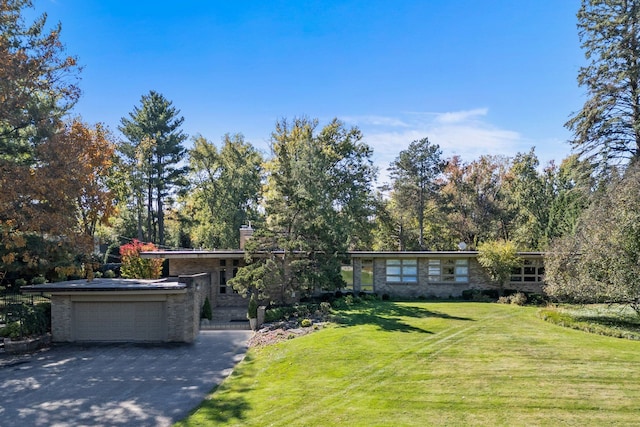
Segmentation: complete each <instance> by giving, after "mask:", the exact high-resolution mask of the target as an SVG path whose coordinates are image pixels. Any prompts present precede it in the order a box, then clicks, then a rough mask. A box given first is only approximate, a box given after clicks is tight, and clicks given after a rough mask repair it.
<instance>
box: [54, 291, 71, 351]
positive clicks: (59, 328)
mask: <svg viewBox="0 0 640 427" xmlns="http://www.w3.org/2000/svg"><path fill="white" fill-rule="evenodd" d="M51 340H52V341H56V342H69V341H71V340H72V336H71V297H70V296H69V295H55V294H53V295H51Z"/></svg>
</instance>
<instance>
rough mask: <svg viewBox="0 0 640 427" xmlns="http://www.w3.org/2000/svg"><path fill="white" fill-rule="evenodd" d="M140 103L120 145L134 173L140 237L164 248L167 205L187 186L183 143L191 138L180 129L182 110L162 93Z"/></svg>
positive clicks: (124, 121)
mask: <svg viewBox="0 0 640 427" xmlns="http://www.w3.org/2000/svg"><path fill="white" fill-rule="evenodd" d="M140 104H141V105H140V106H136V107H134V109H133V111H132V112H131V113H129V118H127V117H123V118H122V119H121V120H120V123H121V126H120V127H119V130H120V131H121V132H122V133H123V134H124V135H125V136H126V137H127V139H128V141H125V142H122V143H121V144H120V146H119V151H120V153H121V155H122V156H123V157H124V160H125V162H124V163H125V165H127V166H128V167H129V170H130V173H131V181H130V183H131V185H130V188H131V190H132V193H131V196H132V198H133V200H134V201H135V202H134V204H133V206H134V207H135V209H136V212H137V222H138V224H137V226H138V237H139V238H143V237H144V238H145V239H146V240H147V241H151V242H154V243H157V244H159V245H163V244H164V243H165V225H164V215H165V212H164V210H165V205H166V204H167V201H168V198H169V197H170V196H173V195H175V194H176V193H177V192H178V191H179V190H180V189H182V188H184V187H185V185H186V179H185V175H186V173H187V170H188V168H187V166H185V165H181V161H182V160H183V158H184V156H185V154H186V148H185V147H184V146H183V142H184V141H185V140H186V139H187V135H185V134H184V133H182V131H181V130H180V126H182V123H183V122H184V118H183V117H181V116H179V114H180V111H179V110H177V109H176V108H175V107H173V103H172V102H171V101H169V100H167V99H166V98H165V97H164V96H162V95H161V94H159V93H157V92H154V91H150V92H149V93H148V94H147V95H143V96H142V98H141V100H140ZM145 202H146V213H145V212H144V211H143V209H144V207H143V206H144V205H145ZM143 219H146V230H144V231H146V232H143V222H144V221H143Z"/></svg>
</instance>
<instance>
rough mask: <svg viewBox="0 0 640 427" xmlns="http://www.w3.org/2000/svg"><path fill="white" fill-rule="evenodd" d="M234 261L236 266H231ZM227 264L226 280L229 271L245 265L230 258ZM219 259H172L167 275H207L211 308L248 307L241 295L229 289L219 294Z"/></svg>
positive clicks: (228, 276) (240, 260)
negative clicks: (236, 263)
mask: <svg viewBox="0 0 640 427" xmlns="http://www.w3.org/2000/svg"><path fill="white" fill-rule="evenodd" d="M234 260H238V261H239V262H238V266H237V267H234V266H233V265H232V263H233V261H234ZM226 262H227V264H231V265H226V266H225V267H224V268H226V271H227V280H229V279H231V274H230V273H231V271H233V268H240V267H243V266H244V265H245V263H244V259H241V258H235V259H233V258H231V259H226ZM221 268H222V267H221V266H220V259H219V258H172V259H170V260H169V275H171V276H186V275H194V274H199V273H207V274H208V275H209V280H210V286H209V287H208V293H207V294H206V295H205V296H207V297H209V302H210V303H211V307H213V308H215V307H243V306H247V305H248V301H247V300H246V299H245V298H242V296H241V295H238V294H237V293H235V292H233V290H232V289H231V287H229V288H227V291H228V292H227V293H224V294H223V293H220V269H221ZM203 301H204V298H203Z"/></svg>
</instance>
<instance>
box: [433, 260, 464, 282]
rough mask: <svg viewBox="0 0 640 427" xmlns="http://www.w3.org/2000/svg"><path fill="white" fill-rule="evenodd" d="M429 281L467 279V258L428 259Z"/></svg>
mask: <svg viewBox="0 0 640 427" xmlns="http://www.w3.org/2000/svg"><path fill="white" fill-rule="evenodd" d="M428 280H429V282H434V283H437V282H458V283H466V282H468V281H469V260H468V259H466V258H465V259H430V260H429V276H428Z"/></svg>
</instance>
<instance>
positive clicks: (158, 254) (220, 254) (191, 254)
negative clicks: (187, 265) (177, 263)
mask: <svg viewBox="0 0 640 427" xmlns="http://www.w3.org/2000/svg"><path fill="white" fill-rule="evenodd" d="M140 257H141V258H165V259H181V258H182V259H193V258H196V259H197V258H243V257H244V251H243V250H240V249H237V250H228V251H227V250H225V251H215V250H213V251H153V252H141V253H140Z"/></svg>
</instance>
